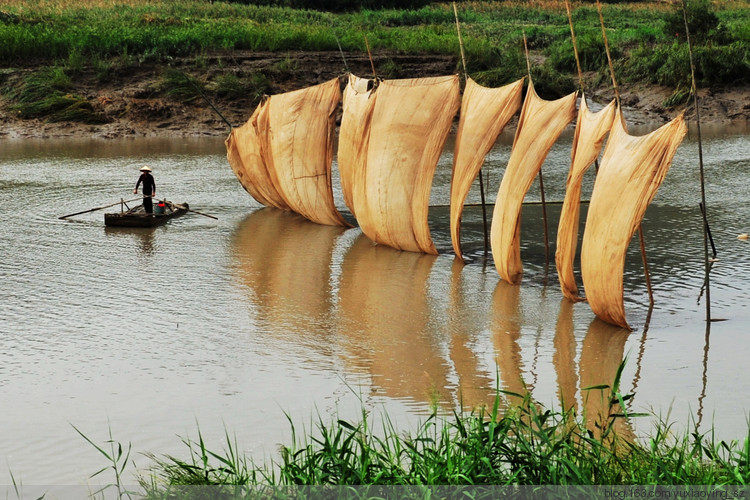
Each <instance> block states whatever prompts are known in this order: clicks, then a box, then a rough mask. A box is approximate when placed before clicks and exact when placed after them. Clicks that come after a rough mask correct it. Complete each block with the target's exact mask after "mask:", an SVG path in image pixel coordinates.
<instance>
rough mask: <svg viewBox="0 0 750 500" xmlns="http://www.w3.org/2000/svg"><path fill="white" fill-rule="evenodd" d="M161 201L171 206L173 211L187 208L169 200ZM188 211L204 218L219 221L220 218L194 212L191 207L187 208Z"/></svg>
mask: <svg viewBox="0 0 750 500" xmlns="http://www.w3.org/2000/svg"><path fill="white" fill-rule="evenodd" d="M161 201H163V202H164V203H166V204H168V205H169V206H170V207H172V209H173V210H174V209H175V208H185V206H184V205H178V204H177V203H172V202H171V201H167V200H161ZM187 211H188V212H193V213H194V214H198V215H202V216H204V217H210V218H211V219H216V220H219V218H218V217H214V216H213V215H208V214H204V213H203V212H199V211H197V210H193V209H192V208H190V207H187Z"/></svg>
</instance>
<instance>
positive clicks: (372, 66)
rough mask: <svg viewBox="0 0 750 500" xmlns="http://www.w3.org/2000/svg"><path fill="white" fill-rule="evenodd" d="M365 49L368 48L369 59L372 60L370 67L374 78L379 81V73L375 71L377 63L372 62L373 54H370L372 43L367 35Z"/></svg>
mask: <svg viewBox="0 0 750 500" xmlns="http://www.w3.org/2000/svg"><path fill="white" fill-rule="evenodd" d="M365 47H366V48H367V57H369V58H370V67H371V68H372V77H373V78H375V79H376V80H377V78H378V73H377V71H375V62H374V61H373V60H372V52H370V42H369V40H367V35H365Z"/></svg>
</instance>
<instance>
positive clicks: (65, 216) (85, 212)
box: [58, 198, 141, 219]
mask: <svg viewBox="0 0 750 500" xmlns="http://www.w3.org/2000/svg"><path fill="white" fill-rule="evenodd" d="M140 199H141V198H133V199H132V200H127V201H122V200H120V201H118V202H117V203H112V204H111V205H104V206H103V207H96V208H92V209H90V210H84V211H83V212H76V213H74V214H68V215H63V216H62V217H58V219H66V218H68V217H73V216H74V215H81V214H87V213H89V212H95V211H97V210H101V209H103V208H109V207H114V206H115V205H119V204H120V203H130V202H131V201H138V200H140Z"/></svg>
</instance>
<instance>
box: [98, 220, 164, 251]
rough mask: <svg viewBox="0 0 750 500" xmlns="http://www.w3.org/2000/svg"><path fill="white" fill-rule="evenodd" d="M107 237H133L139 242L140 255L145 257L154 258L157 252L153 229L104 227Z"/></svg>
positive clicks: (154, 229) (154, 230)
mask: <svg viewBox="0 0 750 500" xmlns="http://www.w3.org/2000/svg"><path fill="white" fill-rule="evenodd" d="M104 231H105V233H106V234H107V236H119V237H123V236H132V238H133V239H134V240H136V241H137V242H138V254H139V255H141V256H144V257H152V256H153V255H154V253H155V251H156V249H155V247H154V234H155V232H156V228H153V227H116V226H115V227H113V226H104Z"/></svg>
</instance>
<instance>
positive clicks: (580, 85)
mask: <svg viewBox="0 0 750 500" xmlns="http://www.w3.org/2000/svg"><path fill="white" fill-rule="evenodd" d="M565 10H566V11H567V12H568V25H569V26H570V38H571V40H572V41H573V54H574V55H575V56H576V67H577V68H578V88H580V89H581V90H583V71H582V70H581V59H580V58H579V57H578V42H577V41H576V32H575V30H574V29H573V15H572V14H571V13H570V3H569V2H568V0H565Z"/></svg>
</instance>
